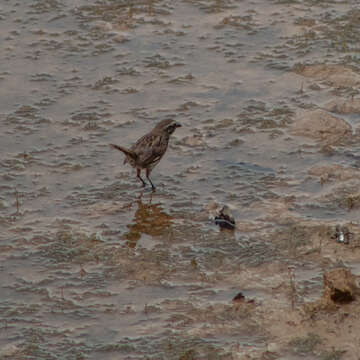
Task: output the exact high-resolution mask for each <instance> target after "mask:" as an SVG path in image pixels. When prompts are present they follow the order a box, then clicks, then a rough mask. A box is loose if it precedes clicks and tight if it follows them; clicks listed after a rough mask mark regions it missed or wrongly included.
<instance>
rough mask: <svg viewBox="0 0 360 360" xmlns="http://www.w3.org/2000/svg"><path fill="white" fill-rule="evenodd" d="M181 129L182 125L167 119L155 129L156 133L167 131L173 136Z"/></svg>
mask: <svg viewBox="0 0 360 360" xmlns="http://www.w3.org/2000/svg"><path fill="white" fill-rule="evenodd" d="M178 127H181V124H179V123H178V122H176V121H175V120H173V119H165V120H162V121H160V122H159V123H158V124H157V125H156V126H155V128H154V130H156V131H165V132H166V133H168V134H169V135H171V134H172V133H173V132H174V131H175V130H176V128H178Z"/></svg>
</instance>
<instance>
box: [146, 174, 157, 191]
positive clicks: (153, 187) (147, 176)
mask: <svg viewBox="0 0 360 360" xmlns="http://www.w3.org/2000/svg"><path fill="white" fill-rule="evenodd" d="M150 173H151V170H149V169H146V178H147V179H148V180H149V182H150V184H151V187H152V190H153V191H155V190H156V187H155V185H154V184H153V183H152V181H151V180H150Z"/></svg>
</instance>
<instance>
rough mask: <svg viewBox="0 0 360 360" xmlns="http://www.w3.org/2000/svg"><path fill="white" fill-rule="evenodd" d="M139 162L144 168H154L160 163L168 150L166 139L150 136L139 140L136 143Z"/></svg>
mask: <svg viewBox="0 0 360 360" xmlns="http://www.w3.org/2000/svg"><path fill="white" fill-rule="evenodd" d="M136 145H137V149H138V151H137V154H138V162H139V163H141V164H142V165H143V166H144V167H147V166H150V165H151V164H152V165H153V166H154V165H156V163H157V162H159V161H160V159H161V158H162V156H163V155H164V153H165V151H166V149H167V141H166V138H165V137H163V136H159V135H150V136H147V137H145V136H144V137H143V138H141V139H139V141H138V142H137V143H136Z"/></svg>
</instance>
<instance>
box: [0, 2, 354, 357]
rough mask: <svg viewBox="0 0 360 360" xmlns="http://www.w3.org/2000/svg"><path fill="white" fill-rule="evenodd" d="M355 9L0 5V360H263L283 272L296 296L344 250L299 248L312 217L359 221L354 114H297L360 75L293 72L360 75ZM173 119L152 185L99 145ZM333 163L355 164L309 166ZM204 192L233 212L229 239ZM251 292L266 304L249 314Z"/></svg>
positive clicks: (313, 287)
mask: <svg viewBox="0 0 360 360" xmlns="http://www.w3.org/2000/svg"><path fill="white" fill-rule="evenodd" d="M130 4H132V5H131V6H130ZM356 5H357V3H356V2H355V1H347V2H340V1H339V2H337V1H318V2H314V1H264V0H259V1H235V0H233V1H232V0H228V1H197V0H194V1H185V0H183V1H176V2H175V1H168V0H164V1H133V2H129V1H125V0H124V1H118V0H117V1H107V2H105V1H98V2H95V3H91V4H89V2H88V1H82V0H78V1H62V2H59V1H56V0H52V1H50V0H32V1H29V2H10V1H3V2H2V4H0V30H1V33H2V34H3V36H2V38H3V41H2V42H1V45H0V46H1V52H0V57H1V64H2V65H1V70H0V83H1V88H0V102H1V113H0V118H1V122H0V130H1V131H0V134H1V135H0V141H1V148H2V153H1V159H0V176H1V178H2V183H1V185H0V222H1V226H2V231H1V235H0V236H1V245H0V246H1V252H0V257H1V265H0V266H1V275H0V279H1V284H2V285H1V294H2V295H1V298H0V321H1V322H0V347H1V349H0V356H1V357H2V358H4V359H8V358H9V359H10V358H12V359H14V358H16V359H99V358H101V359H130V358H131V359H145V358H146V359H149V358H151V359H170V358H171V359H180V358H181V359H229V358H232V359H240V358H242V356H247V355H248V356H250V355H251V354H252V355H251V356H261V354H263V353H264V352H265V351H266V350H267V344H268V343H269V342H273V341H275V340H274V339H275V338H276V337H277V336H278V334H273V333H271V330H269V328H268V327H266V326H267V325H266V324H267V323H266V321H265V322H264V323H263V324H262V323H261V321H260V320H259V318H261V316H262V315H259V314H262V311H263V310H262V309H263V306H264V304H266V303H267V304H270V305H271V304H273V303H272V301H274V302H275V304H276V306H275V305H274V308H275V309H281V311H282V310H283V309H284V308H287V307H289V306H290V300H289V297H288V296H287V295H286V291H287V290H286V291H285V290H284V291H282V290H277V289H285V288H286V286H287V284H288V270H287V269H288V266H291V267H292V268H293V269H294V270H293V271H294V274H295V279H296V285H297V287H298V292H299V293H298V298H297V300H296V301H297V304H301V303H303V302H306V301H310V300H314V299H316V298H317V297H318V296H320V294H321V282H322V279H321V271H322V269H324V267H326V266H328V267H331V266H333V265H334V263H335V262H336V261H337V260H338V259H334V258H336V256H335V257H332V255H331V256H330V255H329V259H330V260H329V263H327V265H326V266H325V265H324V263H323V259H322V255H321V254H318V256H312V257H310V258H306V257H305V258H302V259H303V260H299V256H303V254H304V253H303V252H302V251H301V250H299V249H302V247H303V246H309V241H310V240H309V239H310V238H311V236H312V235H311V234H312V232H316V231H318V232H319V233H320V232H321V231H323V230H321V229H322V228H321V229H320V228H319V226H320V225H319V224H325V225H324V226H325V227H329V228H330V227H332V226H335V225H336V224H337V223H346V222H353V223H354V224H355V225H356V226H357V221H358V215H359V206H358V202H357V198H354V197H352V194H353V193H356V192H357V188H358V180H357V178H356V177H357V174H358V173H357V172H358V171H359V170H358V169H359V156H360V148H359V147H358V145H357V144H358V140H359V139H358V137H359V132H358V119H357V114H356V113H355V114H354V113H350V114H341V115H340V116H341V117H342V118H343V119H345V121H346V122H347V123H349V124H350V125H351V126H352V135H351V136H349V137H347V138H344V139H342V140H339V141H336V142H332V143H331V144H328V143H326V141H319V140H317V139H313V138H311V137H307V136H297V135H294V134H293V133H292V132H291V127H292V125H293V124H294V122H295V119H296V114H297V113H298V112H299V111H302V110H305V111H306V110H311V109H317V108H323V107H324V106H325V104H326V103H327V102H329V101H330V100H332V99H334V98H341V99H345V100H346V99H350V98H351V97H354V96H355V97H356V96H357V86H356V83H354V84H351V83H344V82H343V83H342V85H337V84H336V83H334V82H329V79H326V78H321V76H320V75H316V76H315V75H313V76H307V75H302V74H301V73H299V71H295V70H294V69H297V68H294V67H295V66H296V65H298V64H317V63H320V64H338V65H340V64H341V65H346V66H348V67H351V68H352V69H353V71H354V73H355V74H358V72H359V52H358V49H357V44H358V42H357V41H358V37H359V35H358V34H359V32H358V30H359V26H360V21H359V16H358V10H357V9H356ZM293 70H294V71H293ZM354 79H355V78H354ZM333 81H335V80H333ZM344 81H345V80H344ZM346 81H349V79H347V80H346ZM354 81H355V80H354ZM344 84H345V85H344ZM345 100H344V101H345ZM332 115H334V116H335V115H336V114H332ZM168 117H172V118H175V119H176V120H177V121H179V122H181V124H182V125H183V126H182V127H181V128H180V129H178V130H177V131H176V133H175V134H174V135H173V137H172V139H171V144H170V147H169V149H168V152H167V153H166V156H165V157H164V158H163V159H162V161H161V162H160V164H159V165H158V166H157V167H156V168H155V170H154V171H153V173H152V180H153V181H154V183H155V184H157V186H158V189H157V191H156V192H155V193H151V191H150V187H147V188H145V189H144V190H143V189H142V188H141V186H140V184H139V182H138V181H137V179H136V177H135V174H134V171H133V169H131V168H130V167H127V166H124V165H123V164H122V161H123V157H122V154H120V153H118V152H116V151H113V150H111V148H110V147H109V146H108V144H109V143H118V144H121V145H123V146H127V145H130V144H132V143H133V142H134V141H135V140H136V139H138V138H139V137H140V136H141V135H143V134H144V133H145V132H147V131H149V130H150V129H151V128H152V127H153V126H154V124H155V123H156V122H157V121H159V120H161V119H164V118H168ZM326 146H330V147H331V149H330V148H329V147H326ZM329 149H330V150H329ZM332 164H340V165H341V166H342V167H343V168H344V169H345V170H343V172H345V171H347V170H346V169H348V168H350V169H351V171H353V172H354V173H353V174H350V176H349V177H346V178H343V177H342V170H339V171H338V173H336V174H335V173H333V172H331V171H330V172H329V173H327V175H326V176H327V177H326V179H325V178H321V179H320V177H321V176H317V175H312V174H311V171H310V170H311V169H312V168H313V167H317V166H325V165H327V166H328V165H332ZM329 174H330V175H329ZM324 179H325V180H326V181H325V180H324ZM320 180H321V181H320ZM323 180H324V181H323ZM211 203H216V204H218V205H219V207H220V206H221V205H222V204H229V205H230V206H231V209H232V212H233V215H234V216H235V219H236V221H237V224H238V225H237V230H236V231H235V232H234V233H232V232H228V231H219V229H218V228H216V226H215V225H214V223H213V221H212V216H213V214H212V213H210V212H209V211H208V208H207V206H208V205H209V204H211ZM302 221H303V222H306V221H311V222H312V223H311V225H309V227H308V228H307V230H306V231H300V230H297V228H296V229H295V227H296V226H297V223H299V222H302ZM313 223H316V224H315V225H313ZM311 226H314V227H313V228H312V227H311ZM300 227H301V226H300ZM319 229H320V230H319ZM325 232H326V231H325ZM309 234H310V235H309ZM311 241H312V240H311ZM311 241H310V244H312V243H311ZM314 241H315V240H314ZM330 241H331V240H329V242H330ZM314 244H315V245H316V246H317V244H316V243H314ZM315 245H314V246H315ZM311 246H312V245H310V247H311ZM320 246H321V244H320ZM322 246H324V245H322ZM332 246H333V244H332ZM334 246H335V245H334ZM324 251H325V250H324ZM337 251H340V252H341V251H342V248H339V249H338V250H337ZM354 251H355V250H354ZM341 256H342V255H341ZM341 256H340V257H341ZM343 259H345V260H344V261H348V262H349V264H351V266H352V267H353V268H354V271H355V272H356V270H357V268H358V265H357V263H356V261H355V262H354V259H352V258H351V259H347V258H346V257H345V258H343ZM240 291H241V292H243V294H244V295H245V296H246V297H247V298H249V299H253V300H254V302H255V304H251V303H249V304H246V308H245V309H242V310H241V311H240V312H239V311H237V310H236V309H235V308H234V304H233V303H232V302H231V300H232V298H233V297H234V296H235V295H236V294H237V293H239V292H240ZM284 294H285V295H284ZM252 306H253V307H252ZM277 306H278V307H277ZM259 316H260V317H259ZM277 350H278V353H279V354H281V355H283V356H287V355H286V354H288V353H287V351H288V349H287V348H286V346H285V347H280V348H278V349H277Z"/></svg>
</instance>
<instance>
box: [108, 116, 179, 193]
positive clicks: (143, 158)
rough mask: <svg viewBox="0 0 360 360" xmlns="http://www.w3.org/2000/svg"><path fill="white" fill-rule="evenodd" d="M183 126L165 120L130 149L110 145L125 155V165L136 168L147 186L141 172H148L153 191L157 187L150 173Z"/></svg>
mask: <svg viewBox="0 0 360 360" xmlns="http://www.w3.org/2000/svg"><path fill="white" fill-rule="evenodd" d="M178 127H181V125H180V124H179V123H178V122H176V121H174V120H172V119H165V120H162V121H160V122H159V123H158V124H157V125H156V126H155V127H154V128H153V129H152V130H151V131H150V132H149V133H147V134H145V135H144V136H143V137H141V138H140V139H139V140H138V141H137V142H136V143H135V144H134V145H132V146H131V147H130V148H129V149H128V148H125V147H123V146H119V145H114V144H110V146H112V147H113V148H114V149H117V150H120V151H121V152H123V153H124V154H125V156H126V157H125V160H124V164H126V163H129V164H130V165H131V166H132V167H134V168H136V176H137V177H138V178H139V179H140V181H141V182H142V185H143V186H145V185H146V183H145V181H144V180H143V178H142V177H141V170H142V169H145V170H146V178H147V179H148V180H149V182H150V184H151V187H152V189H153V191H154V190H155V185H154V184H153V183H152V181H151V180H150V173H151V171H152V170H153V169H154V167H155V166H156V165H157V164H158V163H159V161H160V160H161V158H162V157H163V156H164V154H165V152H166V150H167V147H168V144H169V139H170V135H171V134H172V133H173V132H174V131H175V130H176V128H178Z"/></svg>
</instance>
